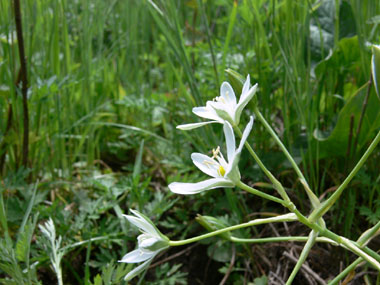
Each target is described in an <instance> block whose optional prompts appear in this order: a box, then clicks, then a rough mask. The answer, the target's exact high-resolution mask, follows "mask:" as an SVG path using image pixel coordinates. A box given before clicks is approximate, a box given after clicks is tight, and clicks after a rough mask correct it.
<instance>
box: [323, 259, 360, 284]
mask: <svg viewBox="0 0 380 285" xmlns="http://www.w3.org/2000/svg"><path fill="white" fill-rule="evenodd" d="M362 261H363V258H361V257H359V258H357V259H356V260H355V261H354V262H353V263H351V264H350V265H349V266H347V267H346V269H344V270H343V271H342V272H341V273H339V275H337V276H336V277H335V278H334V279H333V280H331V281H330V282H329V283H328V284H329V285H334V284H338V282H339V281H340V280H342V279H343V278H344V277H345V276H346V275H347V274H348V273H350V272H351V271H352V270H354V269H355V268H356V266H358V265H359V263H360V262H362Z"/></svg>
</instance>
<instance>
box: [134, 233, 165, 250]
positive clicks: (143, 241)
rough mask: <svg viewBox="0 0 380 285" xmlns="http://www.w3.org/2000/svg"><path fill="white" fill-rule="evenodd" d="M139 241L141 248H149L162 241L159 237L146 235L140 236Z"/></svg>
mask: <svg viewBox="0 0 380 285" xmlns="http://www.w3.org/2000/svg"><path fill="white" fill-rule="evenodd" d="M137 240H138V244H139V247H142V248H147V247H150V246H152V245H154V244H155V243H156V242H158V241H160V240H161V239H160V238H158V237H153V236H148V235H145V234H144V235H139V236H138V238H137Z"/></svg>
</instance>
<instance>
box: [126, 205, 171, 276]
mask: <svg viewBox="0 0 380 285" xmlns="http://www.w3.org/2000/svg"><path fill="white" fill-rule="evenodd" d="M131 212H132V213H133V214H134V215H135V216H130V215H124V217H126V218H127V220H128V221H129V222H130V223H132V224H134V225H135V226H137V227H138V228H139V229H140V231H141V232H142V234H141V235H139V236H138V237H137V241H138V248H137V249H135V250H133V251H131V252H130V253H128V254H126V255H125V256H124V257H123V258H122V259H121V260H120V261H119V262H126V263H138V262H142V261H145V262H144V263H143V264H141V265H139V266H137V267H136V268H135V269H133V270H132V271H130V272H129V273H128V274H127V275H126V276H125V277H124V279H125V280H130V279H132V278H133V277H135V276H136V275H138V274H139V273H140V272H142V271H143V270H144V269H145V268H147V267H148V266H149V264H150V263H151V262H152V260H153V259H154V257H155V256H156V255H157V254H158V253H159V252H161V251H163V250H164V249H166V248H168V247H169V239H168V238H167V237H166V236H165V235H163V234H162V233H161V232H160V231H159V230H158V229H157V228H156V227H155V226H154V224H153V223H152V221H150V220H149V219H148V218H147V217H146V216H144V215H143V214H141V213H139V212H138V211H134V210H131Z"/></svg>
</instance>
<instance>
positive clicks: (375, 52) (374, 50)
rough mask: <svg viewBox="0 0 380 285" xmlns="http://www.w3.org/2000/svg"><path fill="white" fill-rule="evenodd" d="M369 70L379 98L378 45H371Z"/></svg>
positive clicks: (379, 60) (379, 69)
mask: <svg viewBox="0 0 380 285" xmlns="http://www.w3.org/2000/svg"><path fill="white" fill-rule="evenodd" d="M371 70H372V80H373V83H374V85H375V90H376V94H377V97H378V98H379V100H380V46H376V45H374V46H372V60H371Z"/></svg>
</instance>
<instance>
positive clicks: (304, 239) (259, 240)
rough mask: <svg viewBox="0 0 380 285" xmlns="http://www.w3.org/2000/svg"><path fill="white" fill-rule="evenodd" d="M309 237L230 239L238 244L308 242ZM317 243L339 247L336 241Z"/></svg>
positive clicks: (321, 240) (319, 240) (324, 239)
mask: <svg viewBox="0 0 380 285" xmlns="http://www.w3.org/2000/svg"><path fill="white" fill-rule="evenodd" d="M308 240H309V237H302V236H295V237H294V236H286V237H269V238H238V237H233V236H232V237H230V241H232V242H238V243H267V242H291V241H292V242H307V241H308ZM315 241H316V242H328V243H332V244H333V245H337V243H336V242H335V241H332V240H330V239H328V238H325V237H317V238H316V240H315Z"/></svg>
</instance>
